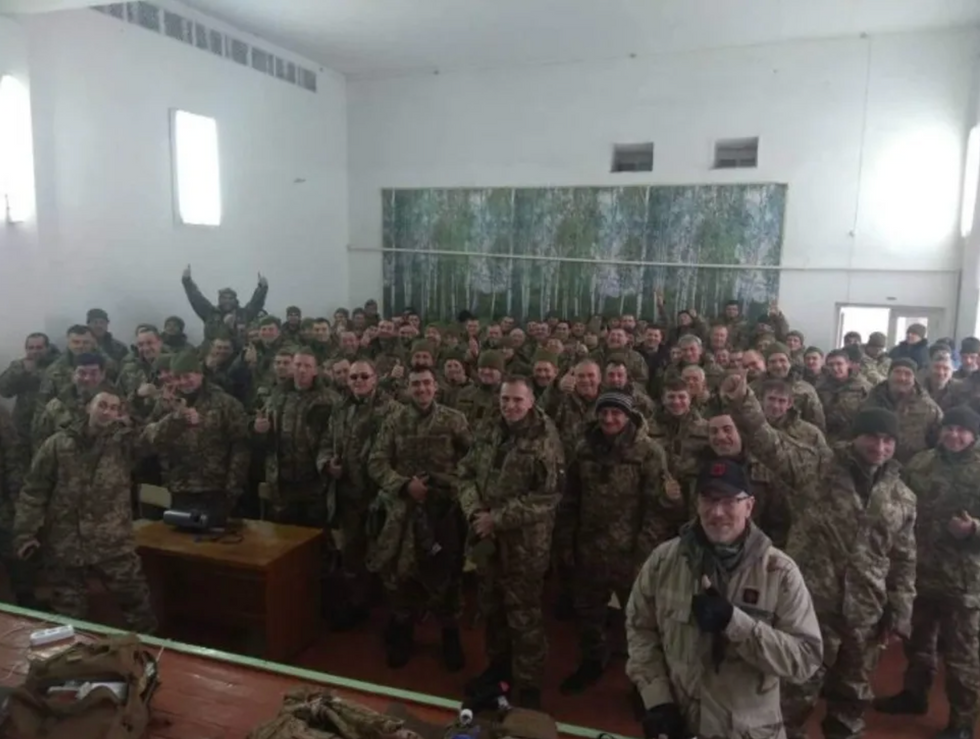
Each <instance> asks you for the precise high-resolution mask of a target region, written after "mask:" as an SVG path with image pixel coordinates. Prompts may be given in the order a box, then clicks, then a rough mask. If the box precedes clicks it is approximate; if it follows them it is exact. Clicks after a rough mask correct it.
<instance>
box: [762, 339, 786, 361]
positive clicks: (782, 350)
mask: <svg viewBox="0 0 980 739" xmlns="http://www.w3.org/2000/svg"><path fill="white" fill-rule="evenodd" d="M775 354H785V355H786V356H787V357H788V356H789V355H790V352H789V347H788V346H786V345H785V344H783V343H780V342H778V341H777V342H776V343H775V344H773V345H772V346H770V347H769V348H768V349H767V350H766V359H769V357H771V356H773V355H775Z"/></svg>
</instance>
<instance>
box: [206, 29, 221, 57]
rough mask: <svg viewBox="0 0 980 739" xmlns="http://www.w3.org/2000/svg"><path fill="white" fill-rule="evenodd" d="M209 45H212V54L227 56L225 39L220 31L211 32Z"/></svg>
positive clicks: (209, 33)
mask: <svg viewBox="0 0 980 739" xmlns="http://www.w3.org/2000/svg"><path fill="white" fill-rule="evenodd" d="M208 43H209V44H210V45H211V53H212V54H217V55H218V56H224V55H225V37H224V36H222V35H221V32H220V31H209V32H208Z"/></svg>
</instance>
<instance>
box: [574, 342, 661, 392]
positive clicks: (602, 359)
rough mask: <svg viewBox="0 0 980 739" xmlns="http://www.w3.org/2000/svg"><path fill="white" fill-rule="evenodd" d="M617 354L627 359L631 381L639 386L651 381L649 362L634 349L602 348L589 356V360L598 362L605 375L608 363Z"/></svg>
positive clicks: (627, 369) (627, 368)
mask: <svg viewBox="0 0 980 739" xmlns="http://www.w3.org/2000/svg"><path fill="white" fill-rule="evenodd" d="M617 354H619V355H622V356H623V357H625V359H626V372H627V373H628V375H629V379H630V381H631V382H635V383H636V384H637V385H641V386H642V385H646V384H647V381H648V380H649V379H650V368H649V367H647V360H645V359H644V358H643V355H642V354H640V353H639V352H637V351H634V350H633V349H630V348H628V347H627V348H625V349H610V348H609V347H602V348H601V349H596V350H595V351H593V352H592V353H591V354H590V355H589V358H590V359H594V360H595V361H596V362H598V363H599V368H600V370H602V373H603V374H605V371H606V362H608V361H609V358H610V357H613V356H616V355H617Z"/></svg>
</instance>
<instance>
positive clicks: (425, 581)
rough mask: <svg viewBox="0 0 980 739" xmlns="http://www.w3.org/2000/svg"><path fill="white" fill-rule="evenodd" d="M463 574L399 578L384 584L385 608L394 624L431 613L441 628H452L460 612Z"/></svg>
mask: <svg viewBox="0 0 980 739" xmlns="http://www.w3.org/2000/svg"><path fill="white" fill-rule="evenodd" d="M462 579H463V578H462V571H460V572H459V573H458V574H453V575H450V576H449V577H446V578H441V579H438V580H437V579H431V578H421V577H407V578H401V579H399V580H397V581H396V582H389V583H386V589H387V591H388V606H389V608H390V609H391V615H392V618H394V619H395V620H396V621H411V620H413V619H415V618H417V617H418V616H420V615H421V614H424V613H430V614H432V615H433V616H434V617H435V618H437V619H439V623H440V624H442V625H443V626H444V627H450V626H455V625H456V622H457V620H458V619H459V615H460V612H461V611H462V604H463V587H462Z"/></svg>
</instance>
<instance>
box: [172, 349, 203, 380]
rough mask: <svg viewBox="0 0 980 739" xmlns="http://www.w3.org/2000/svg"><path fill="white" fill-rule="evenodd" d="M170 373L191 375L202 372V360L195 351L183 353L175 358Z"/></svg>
mask: <svg viewBox="0 0 980 739" xmlns="http://www.w3.org/2000/svg"><path fill="white" fill-rule="evenodd" d="M170 371H171V372H173V373H174V374H175V375H189V374H192V373H195V372H201V371H202V368H201V358H200V357H199V356H197V352H195V351H186V352H181V353H180V354H177V355H176V356H174V358H173V359H172V360H171V362H170Z"/></svg>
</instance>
